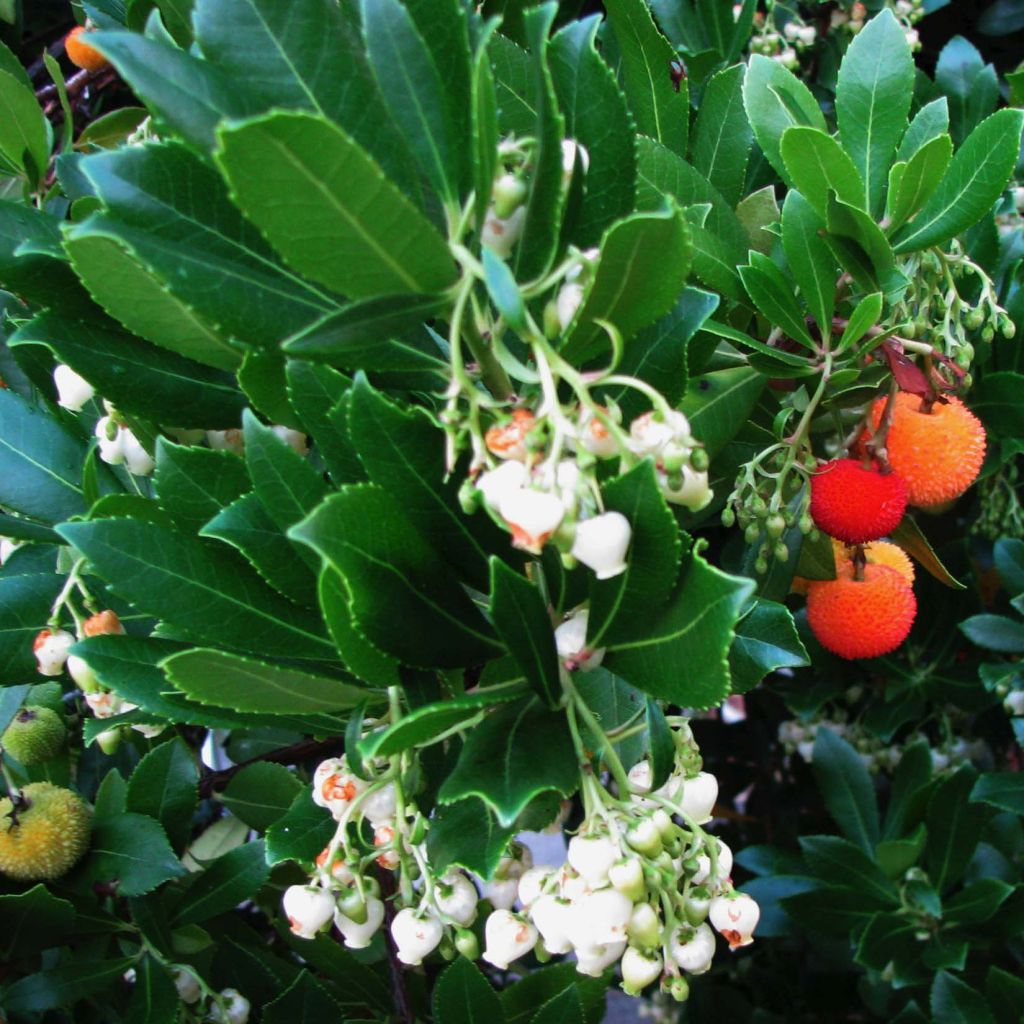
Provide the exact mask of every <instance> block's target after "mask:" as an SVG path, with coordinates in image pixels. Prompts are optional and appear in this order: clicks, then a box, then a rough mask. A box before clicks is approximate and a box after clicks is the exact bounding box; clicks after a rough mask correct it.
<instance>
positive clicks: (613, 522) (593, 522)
mask: <svg viewBox="0 0 1024 1024" xmlns="http://www.w3.org/2000/svg"><path fill="white" fill-rule="evenodd" d="M632 536H633V528H632V527H631V526H630V525H629V520H628V519H627V518H626V517H625V516H624V515H623V514H622V513H621V512H602V513H601V514H600V515H597V516H593V517H592V518H590V519H585V520H584V521H583V522H582V523H579V524H578V525H577V527H576V536H575V537H574V539H573V543H572V555H573V557H574V558H576V559H578V560H579V561H580V562H582V563H583V564H584V565H585V566H587V568H588V569H593V570H594V574H595V575H596V576H597V578H598V579H599V580H608V579H611V578H612V577H613V576H618V575H619V573H622V572H625V571H626V552H627V551H628V550H629V542H630V540H631V538H632Z"/></svg>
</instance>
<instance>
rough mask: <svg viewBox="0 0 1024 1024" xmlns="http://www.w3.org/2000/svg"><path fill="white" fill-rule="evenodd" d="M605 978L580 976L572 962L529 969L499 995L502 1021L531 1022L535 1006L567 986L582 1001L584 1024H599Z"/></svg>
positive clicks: (528, 1023) (604, 991)
mask: <svg viewBox="0 0 1024 1024" xmlns="http://www.w3.org/2000/svg"><path fill="white" fill-rule="evenodd" d="M607 987H608V986H607V982H606V980H605V978H603V977H602V978H588V977H584V976H583V975H581V974H580V973H579V972H578V971H577V970H576V967H575V965H574V964H572V963H570V962H568V961H564V962H562V963H560V964H550V965H548V966H546V967H541V968H540V969H539V970H536V971H531V972H530V973H529V974H527V975H526V976H525V977H523V978H522V979H521V980H519V981H517V982H515V984H512V985H509V986H508V987H507V988H505V989H504V990H503V991H502V993H501V996H500V999H501V1005H502V1008H503V1009H504V1011H505V1017H506V1024H531V1021H532V1020H533V1018H534V1016H535V1014H536V1013H537V1009H538V1007H540V1006H544V1005H545V1004H547V1003H549V1002H550V1001H551V1000H552V999H554V998H555V997H556V996H558V995H559V994H560V993H562V992H564V991H566V990H567V989H575V990H576V991H577V992H578V993H579V997H580V999H581V1000H582V1003H583V1013H584V1020H585V1022H586V1024H600V1022H601V1021H602V1020H603V1019H604V1017H605V1012H606V991H607Z"/></svg>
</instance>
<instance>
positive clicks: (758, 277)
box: [740, 251, 814, 349]
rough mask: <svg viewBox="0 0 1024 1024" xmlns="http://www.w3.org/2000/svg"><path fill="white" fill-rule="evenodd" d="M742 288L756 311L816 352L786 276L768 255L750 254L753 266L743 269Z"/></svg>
mask: <svg viewBox="0 0 1024 1024" xmlns="http://www.w3.org/2000/svg"><path fill="white" fill-rule="evenodd" d="M740 277H741V278H742V279H743V285H744V287H745V288H746V289H747V291H748V292H749V294H750V297H751V298H752V299H753V300H754V302H755V304H756V305H757V308H758V309H759V310H760V311H761V312H762V313H763V314H764V315H765V316H766V317H767V318H768V319H769V320H770V321H771V322H772V323H773V324H775V325H777V326H778V327H781V328H782V329H783V331H784V332H785V333H786V334H787V335H788V336H789V337H790V338H792V339H793V340H794V341H799V342H801V343H802V344H804V345H805V346H806V347H807V348H809V349H813V347H814V341H813V339H812V338H811V335H810V332H809V331H808V330H807V324H806V323H805V322H804V316H803V313H802V312H801V310H800V307H799V306H798V305H797V301H796V298H795V297H794V295H793V286H792V285H791V284H790V283H789V281H787V280H786V276H785V274H783V273H782V271H781V270H779V268H778V267H777V266H776V265H775V264H774V263H773V262H772V261H771V260H770V259H769V258H768V257H767V256H765V255H763V254H762V253H759V252H753V251H751V253H750V263H749V265H747V266H745V267H740Z"/></svg>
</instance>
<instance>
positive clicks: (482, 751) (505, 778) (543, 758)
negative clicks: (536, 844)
mask: <svg viewBox="0 0 1024 1024" xmlns="http://www.w3.org/2000/svg"><path fill="white" fill-rule="evenodd" d="M578 785H579V772H578V766H577V764H576V755H575V754H574V752H573V746H572V738H571V736H570V735H569V728H568V724H567V722H566V719H565V715H564V713H562V712H553V711H546V710H545V709H544V708H542V707H541V706H540V704H539V703H538V702H537V701H536V699H535V698H532V697H531V698H527V699H525V700H520V701H516V702H515V703H514V704H507V705H505V706H504V707H501V708H498V709H497V710H496V711H493V712H492V713H491V714H489V715H488V716H487V717H486V718H485V719H484V720H483V722H481V724H480V725H479V726H478V727H477V728H476V729H474V730H473V732H471V733H470V734H469V736H468V737H467V738H466V742H465V744H464V745H463V747H462V751H461V752H460V754H459V759H458V761H457V762H456V764H455V767H454V769H453V770H452V773H451V774H450V775H449V776H448V778H447V779H445V781H444V782H443V783H442V785H441V789H440V791H439V792H438V799H439V800H440V801H441V803H445V804H450V803H454V802H455V801H457V800H462V799H464V798H465V797H470V796H478V797H480V799H481V800H483V801H484V803H486V804H487V805H488V806H490V807H492V808H493V809H494V812H495V813H496V814H497V816H498V821H499V823H500V824H502V825H511V824H513V823H514V822H515V820H516V818H517V817H518V816H519V814H520V813H521V812H522V811H523V810H524V809H525V807H526V805H527V804H528V803H529V802H530V801H531V800H532V799H533V798H534V797H535V796H536V795H537V794H538V793H544V792H547V791H548V790H555V791H556V792H558V793H561V794H562V796H570V795H571V794H572V793H573V792H574V791H575V790H576V787H577V786H578Z"/></svg>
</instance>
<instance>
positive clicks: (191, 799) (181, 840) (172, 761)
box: [125, 739, 199, 850]
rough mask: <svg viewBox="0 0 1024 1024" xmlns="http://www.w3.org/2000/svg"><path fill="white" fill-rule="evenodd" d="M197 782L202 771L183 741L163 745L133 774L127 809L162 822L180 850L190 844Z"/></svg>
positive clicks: (173, 842)
mask: <svg viewBox="0 0 1024 1024" xmlns="http://www.w3.org/2000/svg"><path fill="white" fill-rule="evenodd" d="M198 782H199V771H198V769H197V768H196V763H195V760H194V758H193V756H192V752H191V751H190V750H189V748H188V747H187V746H186V745H185V744H184V743H183V742H182V741H181V740H180V739H175V740H170V741H169V742H167V743H161V744H160V746H158V747H156V749H154V750H151V751H150V752H149V753H148V754H147V755H146V756H145V757H144V758H143V759H142V760H141V761H140V762H139V763H138V764H137V765H136V767H135V770H134V771H133V772H132V775H131V778H130V779H129V780H128V792H127V802H126V805H125V806H126V809H127V810H129V811H135V812H137V813H138V814H147V815H149V817H151V818H155V819H156V820H157V821H159V822H160V824H161V825H163V827H164V831H165V832H166V833H167V838H168V839H170V841H171V845H172V846H173V847H174V848H175V849H178V850H180V849H181V848H182V847H184V846H185V844H186V843H187V842H188V837H189V833H190V832H191V828H192V815H193V814H194V813H195V810H196V806H197V804H198V802H199V798H198V792H197V789H196V786H197V784H198Z"/></svg>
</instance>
